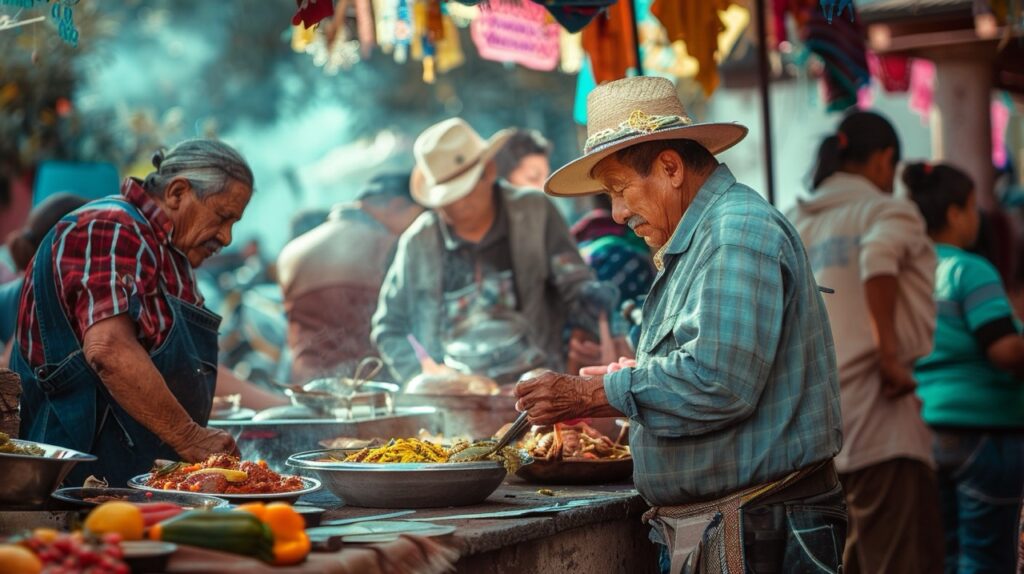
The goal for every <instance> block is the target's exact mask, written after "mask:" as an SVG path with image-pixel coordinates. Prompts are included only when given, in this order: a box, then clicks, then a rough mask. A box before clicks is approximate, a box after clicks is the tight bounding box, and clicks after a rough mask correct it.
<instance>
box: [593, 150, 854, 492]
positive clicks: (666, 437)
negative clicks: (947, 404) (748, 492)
mask: <svg viewBox="0 0 1024 574" xmlns="http://www.w3.org/2000/svg"><path fill="white" fill-rule="evenodd" d="M664 262H665V268H664V271H662V273H661V274H659V275H658V278H657V280H656V281H655V283H654V286H653V287H652V288H651V292H650V295H648V297H647V301H646V303H645V304H644V322H643V330H642V333H641V336H640V344H639V347H638V349H637V367H636V368H633V369H623V370H621V371H618V372H616V373H612V374H610V375H607V376H606V377H605V380H604V381H605V382H604V385H605V390H606V391H607V394H608V401H609V402H610V403H611V404H612V406H614V407H616V408H617V409H619V410H620V411H622V412H623V413H625V414H626V415H627V416H629V418H630V421H631V422H632V424H633V426H632V428H631V430H630V437H629V439H630V441H629V442H630V447H631V448H632V451H633V461H634V468H635V470H634V481H635V483H636V487H637V489H638V490H639V491H640V494H642V495H643V496H644V498H646V499H647V501H648V502H649V503H651V504H653V505H656V506H670V505H678V504H687V503H691V502H697V501H704V500H710V499H715V498H718V497H721V496H723V495H726V494H728V493H731V492H735V491H737V490H740V489H743V488H746V487H749V486H754V485H757V484H762V483H765V482H768V481H771V480H774V479H778V478H781V477H783V476H785V475H786V474H789V473H790V472H792V471H794V470H797V469H800V468H803V467H805V466H808V465H810V464H813V463H815V462H819V461H824V460H828V459H830V458H832V457H833V456H835V454H836V453H838V452H839V449H840V448H841V446H842V420H841V418H840V414H839V380H838V377H837V375H836V361H835V350H834V345H833V343H832V332H831V328H830V327H829V323H828V315H827V314H826V311H825V305H824V302H823V301H822V299H821V295H820V294H819V293H818V288H817V284H816V283H815V281H814V274H813V273H812V271H811V267H810V263H809V262H808V259H807V254H806V252H805V251H804V246H803V243H802V242H801V240H800V235H799V234H798V233H797V232H796V230H795V229H793V226H792V225H790V223H789V222H788V221H787V220H786V218H785V217H784V216H783V215H782V214H781V213H779V212H778V211H777V210H776V209H775V208H773V207H772V206H771V205H769V204H768V202H766V201H765V200H764V199H763V198H762V197H761V196H760V195H758V194H757V193H755V192H754V191H753V190H752V189H750V188H749V187H747V186H745V185H742V184H739V183H737V182H736V178H735V177H733V175H732V172H730V171H729V169H728V168H727V167H725V165H721V166H719V167H718V168H717V169H716V170H715V172H714V173H713V174H712V175H711V177H710V178H709V179H708V180H707V182H705V184H704V186H703V187H701V189H700V191H699V192H698V193H697V197H696V198H695V199H694V202H693V204H692V205H690V207H689V209H687V211H686V214H685V215H684V216H683V219H682V221H681V222H680V224H679V226H678V228H677V229H676V231H675V233H674V234H673V235H672V238H671V239H670V240H669V245H668V247H667V249H666V250H665V255H664Z"/></svg>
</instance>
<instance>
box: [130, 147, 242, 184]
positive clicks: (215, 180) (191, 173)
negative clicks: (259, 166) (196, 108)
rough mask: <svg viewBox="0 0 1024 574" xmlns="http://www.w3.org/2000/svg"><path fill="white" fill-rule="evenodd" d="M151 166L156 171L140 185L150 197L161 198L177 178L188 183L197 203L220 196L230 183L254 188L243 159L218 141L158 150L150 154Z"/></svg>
mask: <svg viewBox="0 0 1024 574" xmlns="http://www.w3.org/2000/svg"><path fill="white" fill-rule="evenodd" d="M153 166H154V167H156V171H154V172H153V173H151V174H149V175H147V176H146V180H145V181H144V182H143V183H142V187H143V188H144V189H145V190H146V193H150V194H153V195H163V193H164V191H165V190H166V189H167V185H168V184H170V183H171V181H172V180H174V179H175V178H178V177H183V178H185V179H187V180H188V181H189V183H191V184H192V189H194V190H195V192H196V196H197V197H199V198H200V199H203V198H206V197H208V196H210V195H216V194H218V193H221V192H223V191H224V190H225V189H226V188H227V186H228V184H229V183H230V182H231V181H232V180H234V181H237V182H239V183H241V184H243V185H245V186H246V187H248V188H249V189H252V186H253V176H252V169H250V168H249V164H248V163H247V162H246V161H245V158H243V157H242V156H241V154H239V153H238V152H237V151H235V148H233V147H231V146H229V145H228V144H226V143H224V142H221V141H217V140H210V139H192V140H185V141H183V142H181V143H179V144H178V145H176V146H174V147H172V148H171V149H170V150H169V151H167V152H165V151H164V150H160V151H158V152H156V153H155V154H153Z"/></svg>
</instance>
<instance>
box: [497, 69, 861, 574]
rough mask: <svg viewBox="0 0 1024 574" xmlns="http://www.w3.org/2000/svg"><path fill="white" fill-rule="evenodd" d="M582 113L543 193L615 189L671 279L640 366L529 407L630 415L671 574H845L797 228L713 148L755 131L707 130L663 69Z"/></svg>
mask: <svg viewBox="0 0 1024 574" xmlns="http://www.w3.org/2000/svg"><path fill="white" fill-rule="evenodd" d="M587 108H588V109H587V114H588V121H587V131H588V136H589V137H588V138H587V143H586V145H585V147H584V155H583V157H581V158H579V159H577V160H575V161H573V162H571V163H570V164H568V165H566V166H565V167H563V168H562V169H560V170H558V171H557V172H555V174H554V175H552V176H551V178H550V179H548V181H547V184H546V186H545V191H546V192H547V193H549V194H551V195H559V196H577V195H586V194H593V193H601V192H603V193H607V194H608V195H609V196H610V197H611V201H612V215H613V217H614V218H615V220H616V221H618V222H619V223H627V224H628V225H629V227H631V228H632V229H633V230H634V231H635V232H636V233H637V234H638V235H640V236H642V237H643V238H644V240H645V241H646V242H647V243H648V245H650V246H651V247H653V248H656V249H657V250H658V253H657V255H656V256H655V262H656V264H657V265H658V267H659V269H660V273H659V275H658V277H657V278H656V279H655V282H654V285H653V286H652V288H651V291H650V293H649V294H648V296H647V299H646V302H645V303H644V319H643V325H642V330H641V335H640V341H639V345H638V347H637V357H636V360H635V361H633V360H628V361H627V360H623V361H620V362H619V363H616V364H613V365H609V366H606V367H596V368H588V369H583V373H582V374H581V376H574V375H568V374H559V373H553V372H548V373H545V374H543V375H541V376H539V377H538V378H535V379H532V380H529V381H524V382H521V383H519V384H518V385H517V387H516V391H515V392H516V395H517V396H518V398H519V401H518V405H517V406H518V408H519V409H520V410H525V411H527V412H528V413H529V417H530V421H531V422H533V423H534V424H540V425H550V424H553V423H557V422H559V421H564V420H568V419H574V418H581V417H607V416H623V415H624V416H627V417H628V418H629V420H630V423H631V427H630V433H629V443H630V448H631V452H632V455H633V463H634V476H633V479H634V483H635V484H636V488H637V490H638V491H639V492H640V494H641V495H643V497H644V498H645V499H646V500H647V502H648V503H649V504H650V505H651V506H652V507H653V508H652V509H651V510H650V511H649V512H648V513H647V514H646V515H645V517H644V518H645V521H646V522H648V523H649V524H651V525H652V526H653V528H654V530H653V531H652V536H651V537H652V539H653V540H655V541H656V542H658V543H660V544H661V545H663V546H662V561H661V567H662V571H663V572H672V573H673V574H677V573H679V572H701V573H705V572H727V573H729V574H742V573H744V572H755V573H759V574H763V573H767V572H778V573H783V572H811V571H814V572H838V571H840V568H841V566H840V563H841V561H842V549H843V543H844V539H845V535H846V525H847V517H846V507H845V504H844V500H843V492H842V487H841V485H840V484H839V481H838V477H837V475H836V471H835V467H834V466H833V463H832V459H833V457H834V456H835V455H836V453H838V452H839V450H840V447H841V445H842V423H841V419H840V415H839V384H838V377H837V374H836V361H835V351H834V345H833V342H832V334H831V330H830V328H829V323H828V315H827V314H826V311H825V306H824V302H823V301H822V298H821V295H820V294H819V292H818V286H817V284H816V283H815V281H814V275H813V273H812V270H811V266H810V263H809V261H808V258H807V254H806V252H805V251H804V247H803V243H802V241H801V240H800V236H799V234H797V232H796V230H795V229H793V226H792V225H790V223H789V222H788V221H787V220H786V218H785V217H783V215H782V214H781V213H779V212H778V211H777V210H776V209H775V208H774V207H772V206H771V205H770V204H768V202H766V201H765V200H764V199H763V198H762V197H761V196H760V195H758V194H757V193H756V192H755V191H753V190H752V189H750V188H749V187H747V186H745V185H742V184H740V183H738V182H737V181H736V178H735V177H733V175H732V173H731V172H730V171H729V168H728V167H726V166H725V165H724V164H720V163H719V162H718V160H717V159H716V158H715V156H714V154H716V153H719V152H721V151H723V150H725V149H727V148H729V147H732V146H733V145H735V144H736V143H738V142H739V141H740V140H741V139H743V137H744V136H745V135H746V133H747V129H746V128H745V127H743V126H740V125H737V124H732V123H695V122H694V121H693V120H691V119H690V118H689V117H688V116H687V115H686V112H685V110H684V108H683V106H682V103H681V102H680V101H679V99H678V97H677V95H676V90H675V86H673V85H672V83H671V82H669V81H668V80H665V79H663V78H649V77H637V78H628V79H625V80H619V81H616V82H611V83H608V84H603V85H601V86H599V87H597V88H596V89H595V90H594V91H593V92H592V93H591V94H590V96H589V98H588V101H587ZM694 526H697V528H696V529H695V528H694ZM701 526H703V533H701V528H700V527H701ZM638 569H639V568H638Z"/></svg>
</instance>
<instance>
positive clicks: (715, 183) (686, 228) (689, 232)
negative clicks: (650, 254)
mask: <svg viewBox="0 0 1024 574" xmlns="http://www.w3.org/2000/svg"><path fill="white" fill-rule="evenodd" d="M735 184H736V177H735V176H734V175H733V174H732V171H730V170H729V168H728V167H727V166H726V165H725V164H724V163H723V164H719V166H718V167H717V168H715V171H713V172H712V173H711V176H710V177H708V179H707V181H705V182H704V185H702V186H700V189H699V190H697V195H696V196H695V197H694V198H693V203H691V204H690V206H689V207H687V208H686V213H684V214H683V219H682V220H681V221H680V222H679V225H677V226H676V230H675V232H674V233H672V237H671V238H670V239H669V241H668V245H667V247H666V248H665V251H664V252H665V253H669V254H673V255H678V254H680V253H683V252H685V251H686V250H687V249H688V248H689V247H690V240H692V239H693V234H694V232H695V231H696V230H697V224H699V223H700V220H701V219H703V218H704V213H705V212H707V209H708V206H710V205H711V204H712V203H714V202H715V200H717V199H718V198H719V197H721V196H722V194H723V193H725V192H726V191H727V190H728V189H729V188H730V187H732V186H733V185H735Z"/></svg>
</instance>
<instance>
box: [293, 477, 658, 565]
mask: <svg viewBox="0 0 1024 574" xmlns="http://www.w3.org/2000/svg"><path fill="white" fill-rule="evenodd" d="M541 488H549V489H550V490H551V491H552V492H553V493H554V496H548V495H545V494H539V493H538V490H539V489H541ZM581 499H585V500H592V501H593V502H592V503H589V504H587V505H585V506H579V507H575V508H569V509H565V510H561V511H559V512H558V513H554V514H544V515H540V516H529V517H515V518H455V519H451V520H448V519H446V517H449V516H461V515H470V514H483V513H491V512H499V511H505V510H517V509H526V508H539V507H542V506H549V505H551V504H555V503H560V502H567V501H572V500H581ZM304 500H305V501H308V502H309V503H311V504H316V505H319V506H322V507H325V508H329V509H332V510H329V511H328V512H327V513H326V514H325V516H324V520H325V521H327V520H334V519H339V518H354V517H362V516H376V515H379V514H386V513H388V512H393V511H391V510H382V509H369V508H355V507H346V506H339V504H340V501H339V500H338V499H337V498H335V497H334V496H333V495H331V494H330V493H324V492H321V493H318V494H315V495H313V496H311V497H306V498H304ZM646 509H647V505H646V503H645V502H644V501H643V500H642V499H641V498H640V496H639V495H638V494H637V493H636V491H635V490H633V488H632V485H612V486H561V487H540V486H537V485H531V484H526V483H523V482H521V481H519V480H518V479H511V481H510V482H507V483H506V484H504V485H502V486H501V487H500V488H499V489H498V490H497V491H496V492H495V493H494V494H493V495H491V497H490V498H488V499H487V501H486V502H484V503H483V504H478V505H474V506H463V507H457V508H441V509H420V510H417V511H416V512H415V513H414V514H410V515H408V516H403V517H399V518H396V520H410V519H424V520H430V521H431V522H436V523H438V524H451V525H454V526H455V527H456V529H457V530H456V531H455V533H454V534H452V535H451V536H450V537H446V538H444V539H443V541H444V543H445V544H448V545H450V546H453V547H454V548H456V549H457V550H458V551H459V552H460V559H459V562H458V564H457V567H458V571H459V572H489V573H491V572H493V573H504V572H509V573H511V572H516V573H517V574H526V573H534V572H536V573H543V572H558V573H563V572H564V573H571V572H586V573H600V572H629V573H634V572H635V573H640V574H646V573H649V572H650V573H654V572H657V549H656V547H655V545H654V544H653V543H651V542H650V541H649V540H648V539H647V531H648V527H647V526H645V525H644V524H642V523H641V522H640V516H641V515H642V514H643V512H644V511H645V510H646Z"/></svg>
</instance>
